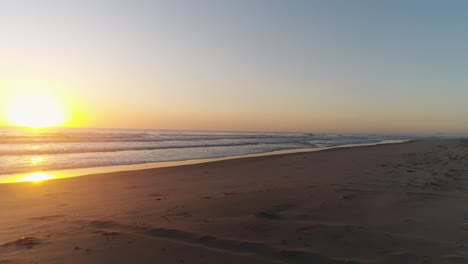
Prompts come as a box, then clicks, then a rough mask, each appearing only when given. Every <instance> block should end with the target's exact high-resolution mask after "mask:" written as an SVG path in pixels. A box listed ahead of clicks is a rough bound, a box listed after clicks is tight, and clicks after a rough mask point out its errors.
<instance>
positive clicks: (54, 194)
mask: <svg viewBox="0 0 468 264" xmlns="http://www.w3.org/2000/svg"><path fill="white" fill-rule="evenodd" d="M65 194H68V192H60V193H49V194H45V195H44V196H58V195H65Z"/></svg>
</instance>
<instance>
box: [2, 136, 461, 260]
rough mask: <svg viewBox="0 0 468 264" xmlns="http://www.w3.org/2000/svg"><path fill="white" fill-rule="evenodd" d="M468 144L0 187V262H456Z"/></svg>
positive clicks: (361, 150) (339, 152) (425, 144)
mask: <svg viewBox="0 0 468 264" xmlns="http://www.w3.org/2000/svg"><path fill="white" fill-rule="evenodd" d="M467 180H468V141H467V140H439V141H417V142H410V143H404V144H392V145H380V146H371V147H356V148H347V149H335V150H329V151H322V152H314V153H298V154H288V155H277V156H268V157H257V158H246V159H236V160H227V161H220V162H212V163H206V164H197V165H189V166H180V167H173V168H159V169H149V170H141V171H131V172H118V173H109V174H101V175H94V176H87V177H78V178H70V179H61V180H53V181H46V182H42V183H40V184H33V183H21V184H3V185H0V212H1V213H0V245H2V246H0V263H1V264H7V263H8V264H10V263H179V264H180V263H187V264H189V263H190V264H191V263H223V264H229V263H242V264H248V263H468V191H467V189H466V188H467V186H468V181H467Z"/></svg>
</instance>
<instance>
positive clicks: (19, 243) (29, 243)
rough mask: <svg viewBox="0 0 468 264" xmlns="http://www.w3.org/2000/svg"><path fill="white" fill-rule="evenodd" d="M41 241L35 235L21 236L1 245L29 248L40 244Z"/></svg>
mask: <svg viewBox="0 0 468 264" xmlns="http://www.w3.org/2000/svg"><path fill="white" fill-rule="evenodd" d="M41 243H42V241H41V240H40V239H38V238H36V237H23V238H20V239H17V240H15V241H10V242H7V243H5V244H3V245H2V247H19V248H27V249H31V248H33V247H34V246H37V245H39V244H41Z"/></svg>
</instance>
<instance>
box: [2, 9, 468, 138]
mask: <svg viewBox="0 0 468 264" xmlns="http://www.w3.org/2000/svg"><path fill="white" fill-rule="evenodd" d="M0 32H1V33H2V34H1V35H0V58H2V60H1V61H0V73H1V75H0V85H1V87H0V103H5V102H3V101H2V100H4V101H6V100H9V99H8V98H9V96H10V95H11V94H13V93H15V91H16V90H18V89H22V88H18V87H21V84H22V83H25V82H26V83H28V84H29V83H36V84H37V85H36V86H35V85H30V84H29V86H28V89H38V90H41V89H43V90H48V91H49V92H50V90H52V92H53V93H56V94H60V96H62V97H63V98H64V99H63V100H66V101H67V102H69V103H70V104H73V105H74V107H75V108H76V109H78V110H76V111H77V112H80V114H81V115H82V116H83V117H82V119H83V120H81V121H82V122H81V123H82V124H81V126H94V127H130V128H175V129H215V130H268V131H310V132H315V131H320V132H321V131H323V132H467V131H468V118H467V116H468V103H467V99H468V74H467V73H468V2H467V1H371V0H369V1H358V0H356V1H351V0H350V1H344V0H342V1H333V0H327V1H325V0H324V1H312V0H311V1H275V0H271V1H255V0H245V1H241V0H235V1H221V0H219V1H203V0H201V1H174V0H171V1H64V0H63V1H47V0H44V1H35V0H31V1H21V0H12V1H8V0H2V1H1V2H0ZM65 98H66V99H65ZM0 123H1V122H0Z"/></svg>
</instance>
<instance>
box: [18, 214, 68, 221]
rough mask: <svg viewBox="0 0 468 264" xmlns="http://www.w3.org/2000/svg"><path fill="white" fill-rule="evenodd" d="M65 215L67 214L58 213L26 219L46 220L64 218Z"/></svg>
mask: <svg viewBox="0 0 468 264" xmlns="http://www.w3.org/2000/svg"><path fill="white" fill-rule="evenodd" d="M63 217H65V215H63V214H58V215H45V216H39V217H30V218H26V219H28V220H40V221H45V220H54V219H58V218H63Z"/></svg>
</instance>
